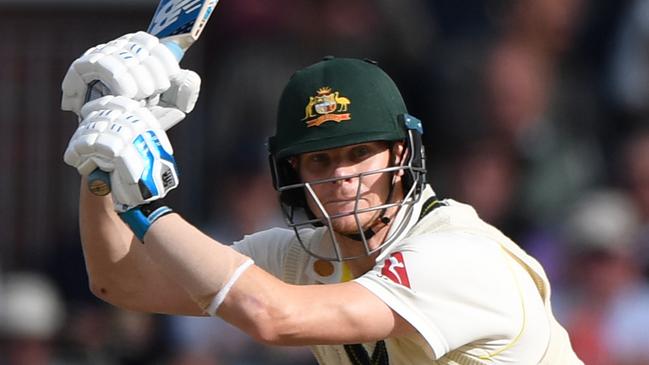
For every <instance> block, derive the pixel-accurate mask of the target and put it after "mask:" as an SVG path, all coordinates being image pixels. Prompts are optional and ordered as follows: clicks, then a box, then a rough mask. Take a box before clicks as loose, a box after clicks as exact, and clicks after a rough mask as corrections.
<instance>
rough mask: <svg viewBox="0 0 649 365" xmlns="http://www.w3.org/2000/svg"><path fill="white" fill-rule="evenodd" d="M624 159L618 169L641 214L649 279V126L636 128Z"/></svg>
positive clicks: (643, 261) (643, 258) (642, 256)
mask: <svg viewBox="0 0 649 365" xmlns="http://www.w3.org/2000/svg"><path fill="white" fill-rule="evenodd" d="M621 150H622V151H621V158H622V161H621V163H620V164H619V166H620V169H619V171H617V172H618V173H619V174H620V175H621V176H622V179H623V183H624V184H625V186H626V188H627V189H628V191H629V194H630V195H631V197H632V198H633V201H634V203H635V206H636V208H637V210H638V211H639V214H640V219H641V224H642V228H641V233H640V235H639V238H638V241H639V246H640V247H639V250H638V259H639V260H640V261H641V264H642V265H643V269H644V272H645V275H646V278H647V279H648V280H649V159H648V158H647V157H648V156H649V127H647V126H645V127H644V128H639V129H635V130H634V131H633V133H631V134H629V136H628V137H627V139H626V140H625V141H624V142H623V144H622V147H621Z"/></svg>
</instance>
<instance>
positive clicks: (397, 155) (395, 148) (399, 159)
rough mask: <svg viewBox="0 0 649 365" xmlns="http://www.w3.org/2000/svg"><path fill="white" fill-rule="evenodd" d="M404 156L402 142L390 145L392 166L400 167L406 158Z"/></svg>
mask: <svg viewBox="0 0 649 365" xmlns="http://www.w3.org/2000/svg"><path fill="white" fill-rule="evenodd" d="M404 152H405V153H404ZM406 154H407V151H405V147H404V144H403V142H402V141H398V142H394V143H393V144H392V158H393V160H392V163H393V164H394V166H399V165H401V164H402V163H403V161H405V159H406V157H407V156H406Z"/></svg>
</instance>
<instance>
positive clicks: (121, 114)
mask: <svg viewBox="0 0 649 365" xmlns="http://www.w3.org/2000/svg"><path fill="white" fill-rule="evenodd" d="M142 104H143V103H142V102H138V101H135V100H131V99H128V98H126V97H123V96H104V97H102V98H99V99H96V100H94V101H91V102H89V103H87V104H86V105H84V106H83V108H81V110H80V116H81V118H82V121H81V123H80V124H79V128H77V131H76V132H75V133H74V135H73V136H72V138H71V139H70V142H69V144H68V147H67V149H66V151H65V155H64V160H65V163H67V164H68V165H70V166H73V167H75V168H76V169H77V170H78V171H79V173H80V174H82V175H88V174H90V173H91V172H92V171H94V170H95V169H96V168H99V169H101V170H103V171H106V172H108V173H110V183H111V189H112V196H113V201H114V203H115V209H116V210H117V211H125V210H127V209H129V208H131V207H134V206H138V205H142V204H145V203H148V202H151V201H153V200H157V199H160V198H162V197H164V196H165V195H167V192H169V191H170V190H172V189H174V188H175V187H177V186H178V173H177V170H176V163H175V160H174V158H173V148H172V147H171V143H170V142H169V139H168V138H167V134H166V133H165V131H164V130H163V129H162V128H161V125H160V123H159V122H158V119H157V118H158V117H159V116H162V118H171V119H174V118H176V119H177V118H178V117H184V114H182V113H181V112H179V111H178V110H177V109H174V108H163V107H159V106H158V107H155V108H154V109H151V108H146V107H143V106H142ZM177 113H180V114H181V115H178V114H177ZM174 115H175V117H174Z"/></svg>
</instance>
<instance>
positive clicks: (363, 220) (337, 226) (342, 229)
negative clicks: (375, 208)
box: [331, 212, 375, 235]
mask: <svg viewBox="0 0 649 365" xmlns="http://www.w3.org/2000/svg"><path fill="white" fill-rule="evenodd" d="M374 216H375V213H374V212H367V213H361V214H358V220H357V219H356V216H355V215H354V214H349V215H345V216H342V217H338V218H334V219H332V220H331V226H332V228H333V230H334V231H336V232H338V233H341V234H345V235H349V234H356V233H358V232H359V231H360V230H361V227H367V226H369V225H370V222H371V221H372V220H374V219H375V218H374ZM359 223H360V227H359Z"/></svg>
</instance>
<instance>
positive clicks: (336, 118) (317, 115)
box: [302, 86, 352, 128]
mask: <svg viewBox="0 0 649 365" xmlns="http://www.w3.org/2000/svg"><path fill="white" fill-rule="evenodd" d="M349 104H351V101H350V100H349V98H346V97H344V96H341V95H340V92H339V91H333V90H332V89H331V88H330V87H328V86H324V87H321V88H319V89H318V90H317V91H316V95H315V96H309V103H308V104H307V105H306V108H305V111H304V112H305V114H306V115H305V116H304V118H302V120H306V126H307V127H309V128H310V127H317V126H319V125H321V124H323V123H325V122H328V121H333V122H336V123H340V122H342V121H345V120H350V119H352V116H351V113H347V108H348V107H349Z"/></svg>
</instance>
